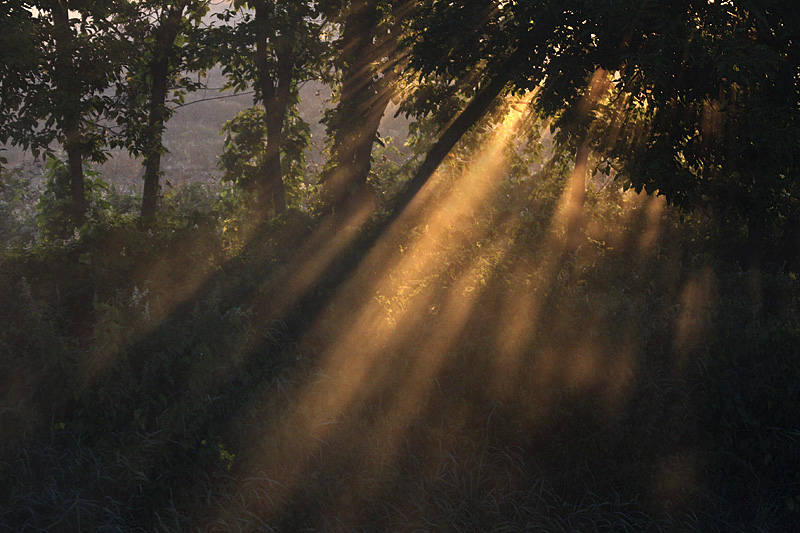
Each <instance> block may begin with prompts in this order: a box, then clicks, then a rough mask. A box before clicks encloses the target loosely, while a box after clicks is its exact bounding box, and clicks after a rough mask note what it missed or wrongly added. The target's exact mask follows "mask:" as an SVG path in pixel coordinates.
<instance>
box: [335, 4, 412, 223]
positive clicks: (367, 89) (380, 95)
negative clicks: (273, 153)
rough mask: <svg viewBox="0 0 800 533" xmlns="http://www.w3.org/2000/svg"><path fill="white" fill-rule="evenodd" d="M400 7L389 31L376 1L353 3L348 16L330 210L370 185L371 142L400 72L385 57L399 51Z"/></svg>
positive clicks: (343, 36)
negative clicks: (381, 26)
mask: <svg viewBox="0 0 800 533" xmlns="http://www.w3.org/2000/svg"><path fill="white" fill-rule="evenodd" d="M402 6H404V2H398V3H397V4H396V6H395V9H394V21H393V24H392V28H391V30H390V31H383V32H380V31H379V28H378V24H379V13H378V9H377V5H376V3H375V2H369V1H364V0H361V1H357V2H352V3H351V6H350V8H349V11H348V12H347V13H346V15H345V20H344V30H343V35H342V42H343V45H342V52H341V64H342V68H343V70H344V75H343V80H342V89H341V96H340V100H339V105H338V106H337V108H336V110H335V112H334V117H333V120H332V122H331V124H329V127H328V129H329V131H331V132H332V134H333V146H332V150H331V160H330V162H329V170H328V171H327V172H325V173H324V174H323V176H322V178H321V181H322V186H323V192H322V194H323V203H324V204H325V207H326V210H336V209H338V208H341V207H344V206H345V205H346V204H348V203H349V202H350V201H351V200H352V199H354V198H356V197H358V196H360V195H361V193H363V191H364V190H365V189H366V185H367V178H368V176H369V172H370V169H371V166H372V146H373V144H374V142H375V139H377V135H378V128H379V127H380V123H381V119H382V118H383V115H384V113H385V112H386V108H387V106H388V105H389V102H390V101H391V98H392V96H393V94H394V84H395V82H396V81H397V77H398V74H397V69H396V68H395V67H396V64H395V63H392V62H388V63H383V62H382V60H383V58H385V57H392V56H393V55H395V54H394V52H395V51H396V47H397V45H398V43H397V35H398V33H399V30H400V15H398V13H399V12H400V11H401V10H402ZM376 35H377V37H375V38H373V37H374V36H376Z"/></svg>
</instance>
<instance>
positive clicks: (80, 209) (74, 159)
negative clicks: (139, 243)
mask: <svg viewBox="0 0 800 533" xmlns="http://www.w3.org/2000/svg"><path fill="white" fill-rule="evenodd" d="M53 25H54V30H55V36H56V71H55V79H56V87H57V90H58V92H60V93H61V95H60V96H61V101H60V102H59V104H60V106H62V108H61V111H60V113H58V114H57V119H56V121H57V123H58V125H59V128H60V129H61V131H62V132H63V134H64V142H63V146H64V151H66V152H67V169H68V175H69V187H68V189H69V200H70V204H71V205H70V214H71V216H72V217H73V222H74V223H75V224H78V225H80V224H81V223H82V222H83V221H84V219H85V217H86V209H87V207H88V205H87V201H86V190H85V189H86V188H85V184H84V176H83V148H82V146H81V145H82V140H83V139H82V135H81V131H80V114H79V111H77V110H78V109H79V105H78V102H76V101H75V99H76V98H80V93H79V92H78V90H77V89H76V88H75V87H74V82H73V80H75V79H77V78H76V77H77V76H78V75H79V74H78V73H76V72H74V69H73V67H72V57H73V54H74V53H75V52H74V44H73V35H72V28H70V24H69V15H68V12H67V6H66V2H63V1H59V2H55V3H54V5H53ZM65 189H66V188H62V190H61V193H59V194H66V193H67V191H66V190H65Z"/></svg>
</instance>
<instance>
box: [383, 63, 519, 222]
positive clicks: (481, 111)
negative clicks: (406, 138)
mask: <svg viewBox="0 0 800 533" xmlns="http://www.w3.org/2000/svg"><path fill="white" fill-rule="evenodd" d="M512 57H513V56H512ZM509 72H510V70H509V69H504V70H503V71H501V72H500V73H498V74H497V75H496V76H494V77H493V78H492V79H491V80H490V81H489V83H487V84H486V85H485V86H484V87H483V88H481V89H480V90H479V91H478V92H477V94H475V96H474V97H473V99H472V101H470V103H469V104H468V105H467V107H466V108H464V110H463V111H462V112H461V113H460V114H459V115H458V116H457V117H456V119H455V120H453V121H452V122H451V123H450V125H449V126H447V128H445V130H444V132H442V134H441V136H440V137H439V140H438V141H436V143H435V144H434V145H433V146H432V147H431V149H430V150H429V151H428V153H427V155H426V156H425V160H424V161H423V162H422V163H421V164H420V166H419V167H418V168H417V171H416V172H415V173H414V176H413V177H412V178H411V180H410V181H409V182H408V185H407V186H406V188H405V190H404V191H403V193H402V194H401V195H400V196H399V197H398V199H397V200H396V201H395V205H394V206H393V208H394V210H395V211H397V212H399V211H402V209H403V208H405V207H406V206H407V205H408V204H409V203H410V202H411V200H412V199H413V198H414V196H415V195H416V194H417V193H418V192H419V191H420V189H422V187H423V186H424V185H425V183H427V181H428V179H430V177H431V176H432V175H433V173H434V172H436V169H437V168H439V165H441V163H442V161H444V158H445V157H447V154H448V153H450V150H452V149H453V147H454V146H455V145H456V143H457V142H458V141H459V140H460V139H461V137H463V136H464V134H465V133H466V132H467V131H469V129H470V128H471V127H472V126H474V125H475V124H476V123H477V122H478V121H479V120H480V119H481V118H482V117H483V116H484V115H485V114H486V112H487V111H489V109H491V107H492V105H494V103H495V101H496V99H497V97H498V96H500V94H502V92H503V89H505V87H506V85H507V84H508V82H509V81H510V75H509Z"/></svg>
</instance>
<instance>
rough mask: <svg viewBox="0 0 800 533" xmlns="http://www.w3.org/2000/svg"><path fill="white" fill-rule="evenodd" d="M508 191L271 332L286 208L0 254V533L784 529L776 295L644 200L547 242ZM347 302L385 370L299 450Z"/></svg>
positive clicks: (551, 204) (191, 196)
mask: <svg viewBox="0 0 800 533" xmlns="http://www.w3.org/2000/svg"><path fill="white" fill-rule="evenodd" d="M560 183H563V180H562V181H561V182H560ZM515 187H517V189H515V190H513V191H508V190H500V191H498V192H497V194H498V197H497V198H495V199H493V201H492V202H489V203H490V205H492V206H493V207H492V209H489V210H486V211H484V212H481V213H479V214H475V215H471V217H472V218H469V223H468V224H465V223H463V222H464V221H463V220H461V221H459V220H456V221H454V222H453V226H452V227H451V228H448V230H447V232H446V237H447V238H446V239H441V240H436V239H433V240H432V241H431V243H430V247H429V248H427V249H426V250H425V254H426V256H425V258H424V259H425V260H426V261H430V264H431V265H435V268H433V267H430V268H429V269H428V270H424V269H422V270H420V267H419V266H418V265H416V264H414V263H402V262H399V263H397V264H399V265H401V266H402V265H405V266H403V267H402V268H405V269H406V270H405V271H404V270H402V269H400V270H396V271H393V270H392V269H388V270H382V268H383V267H384V266H385V265H384V264H382V263H380V262H377V263H367V264H368V265H371V266H369V268H371V269H372V270H369V269H368V270H367V271H366V273H364V272H361V273H358V272H357V273H356V274H354V276H355V278H354V279H356V281H357V282H358V283H355V282H354V286H355V287H357V288H356V289H347V287H348V285H343V286H342V287H318V288H315V289H314V290H316V291H317V292H315V293H313V298H312V299H315V300H316V302H315V303H316V304H318V305H316V306H312V307H313V308H314V309H315V310H318V312H317V311H315V314H313V315H311V314H308V313H307V309H306V308H291V307H290V308H287V309H288V310H285V309H284V311H285V312H284V313H283V314H278V313H276V312H275V308H276V307H277V306H278V303H279V302H281V301H282V300H281V297H282V295H283V293H284V292H286V291H289V290H292V289H291V286H290V284H289V283H287V282H286V280H293V279H295V277H294V276H297V275H299V274H298V272H300V268H301V266H302V265H303V262H302V261H300V262H298V258H297V253H298V251H302V250H303V246H304V243H306V242H308V239H311V238H313V236H314V235H315V233H316V232H318V231H321V228H322V227H323V225H324V224H323V223H322V222H320V221H315V220H312V219H311V218H309V217H307V216H306V215H304V214H302V213H299V212H297V211H293V212H290V213H289V214H287V215H284V216H282V217H279V218H277V219H274V220H272V221H269V222H263V223H253V222H252V221H250V220H247V219H246V218H242V217H240V216H239V215H237V214H236V213H235V212H233V211H231V210H228V211H223V207H220V206H219V205H216V204H212V203H209V202H208V201H207V199H206V198H205V196H203V195H202V194H201V193H200V192H198V191H190V192H188V193H186V194H185V195H183V196H178V195H176V197H178V199H179V201H178V200H176V203H175V205H174V209H167V210H165V213H166V215H165V216H164V217H163V219H162V220H161V221H160V223H159V224H157V225H156V226H153V227H150V228H145V229H142V228H140V227H138V226H137V225H136V223H135V222H134V221H133V219H131V218H127V217H125V216H118V217H108V218H106V219H104V220H102V221H98V222H97V223H96V224H95V225H93V226H92V227H87V228H84V230H82V231H80V232H75V233H74V234H71V235H67V236H62V237H60V238H58V239H51V240H49V241H48V243H47V246H44V245H37V244H36V243H35V242H34V243H33V244H29V245H27V246H22V245H19V246H18V245H16V241H15V240H14V239H10V238H5V241H4V242H6V243H9V244H13V245H14V246H8V247H6V249H5V251H4V253H3V258H2V262H1V263H0V273H1V274H2V275H0V294H2V298H0V320H2V323H3V327H2V329H1V330H0V383H1V384H2V387H0V390H2V397H0V454H1V455H0V460H2V463H0V475H1V476H2V480H3V483H2V484H1V486H0V529H2V530H7V531H19V532H22V531H290V530H292V531H303V530H307V531H325V530H330V531H395V530H397V531H400V530H403V531H498V532H499V531H540V530H541V531H792V530H793V528H795V527H797V526H798V524H800V522H799V521H798V520H800V519H799V518H798V508H800V463H799V461H800V427H798V424H797V421H798V420H800V396H799V394H800V393H798V390H800V389H798V388H797V387H796V384H797V383H798V382H800V359H798V357H797V355H798V348H800V323H798V320H800V318H799V317H800V313H798V303H799V302H800V284H798V280H797V278H796V275H795V273H793V272H789V271H786V270H784V269H781V268H779V267H770V268H765V269H762V270H760V271H757V272H755V271H752V270H746V269H744V268H743V267H742V266H740V265H739V264H738V263H736V262H735V261H734V260H732V259H731V258H730V255H729V254H726V253H723V252H724V251H726V250H727V248H726V250H722V249H721V245H720V244H719V242H720V241H719V240H715V239H717V237H715V235H716V234H715V231H716V230H715V229H714V228H712V227H710V225H709V224H708V222H707V220H705V219H702V218H701V217H699V216H696V215H687V214H681V213H679V212H676V211H675V210H673V209H671V208H668V207H666V208H663V209H661V208H659V210H656V208H655V207H653V206H654V205H655V204H653V202H654V200H652V199H647V198H645V197H636V196H633V195H627V194H623V193H621V192H619V191H616V190H613V191H612V190H603V191H600V192H597V193H593V194H590V196H589V198H588V199H587V203H586V206H585V209H584V214H583V215H582V217H581V218H580V219H577V220H573V221H572V222H570V223H569V224H565V225H563V226H554V224H553V222H552V221H553V217H554V216H555V215H556V213H557V212H558V207H557V203H558V193H559V191H560V190H561V189H560V187H561V185H560V184H559V183H556V184H554V183H553V182H549V181H547V180H539V181H537V180H533V179H530V180H527V181H526V180H522V181H520V182H518V183H516V184H515ZM509 192H511V193H513V194H511V195H509ZM198 198H199V199H198ZM504 198H505V199H504ZM509 198H510V199H509ZM518 201H524V203H525V208H524V209H521V208H520V207H519V204H518ZM198 203H199V204H202V205H201V207H202V209H194V207H197V205H198ZM187 206H188V207H187ZM14 216H17V215H14ZM14 224H16V222H14ZM653 228H656V229H653ZM26 231H27V230H26ZM426 231H428V230H425V229H419V228H416V229H415V228H414V227H410V228H409V229H408V230H407V231H406V232H405V233H402V234H401V235H399V236H396V237H393V238H396V239H397V241H396V242H395V241H392V242H393V243H394V244H392V246H391V247H390V248H392V249H393V250H394V251H395V252H397V256H398V257H402V256H403V253H406V254H413V250H414V245H413V242H414V239H418V240H419V239H421V238H422V237H424V236H425V235H430V234H429V233H426ZM648 231H650V232H651V233H648ZM247 235H250V236H251V237H249V238H248V237H246V236H247ZM29 242H31V241H29ZM728 245H729V242H727V241H726V244H725V246H726V247H727V246H728ZM403 250H405V251H403ZM347 253H348V254H350V257H349V259H347V260H350V261H354V262H357V261H359V260H360V259H361V258H362V256H363V255H364V253H365V250H363V249H358V248H357V247H356V248H353V249H350V250H349V252H347ZM393 253H394V252H393ZM298 265H300V266H298ZM387 272H388V274H386V273H387ZM419 272H426V274H425V275H424V276H421V277H420V276H419V275H418V274H419ZM384 275H387V276H388V277H387V279H390V280H391V284H390V285H387V286H388V287H391V290H383V291H380V290H379V291H376V292H374V293H373V292H370V284H372V283H373V282H375V285H376V286H378V285H377V282H378V280H379V279H382V278H381V276H384ZM358 276H361V277H358ZM359 283H360V284H359ZM348 291H351V292H353V295H351V296H348V294H349V293H348ZM342 295H344V296H342ZM351 297H352V299H348V298H351ZM421 301H422V302H423V303H424V305H423V304H421V303H420V302H421ZM353 302H359V305H362V304H363V305H365V306H366V305H374V306H375V307H374V308H375V309H377V310H379V311H376V313H377V316H379V317H380V320H382V321H383V322H380V324H388V325H389V326H390V330H389V331H402V336H400V337H399V338H398V337H397V336H390V337H388V340H385V339H384V340H381V338H380V336H379V334H378V333H377V332H376V333H375V338H374V339H370V338H366V336H365V338H363V339H361V340H360V344H359V343H356V344H354V345H353V346H349V345H348V348H349V349H352V351H354V352H358V351H359V350H362V349H363V350H367V349H373V347H372V345H373V344H375V345H376V346H379V348H380V351H377V352H376V353H379V354H380V357H381V359H380V361H383V366H380V365H377V364H376V365H375V366H373V367H372V368H371V370H370V373H369V374H368V376H369V380H370V382H369V383H370V385H369V386H368V387H367V386H365V387H364V388H362V389H358V392H357V394H356V400H357V401H356V400H353V403H351V404H348V405H349V407H347V408H344V409H341V410H339V411H332V412H331V414H330V417H329V418H330V420H328V419H326V421H325V424H328V425H330V427H331V428H334V429H330V430H328V429H325V427H322V428H321V429H320V428H311V429H309V428H304V427H303V426H302V424H301V423H300V422H296V420H301V421H302V420H306V419H303V418H302V416H308V417H310V418H308V420H316V418H314V417H315V416H317V415H316V414H313V413H312V414H309V415H305V414H304V413H303V412H302V409H303V408H304V407H303V406H304V405H305V404H303V403H302V400H303V399H304V398H307V397H312V398H313V397H314V391H316V390H323V391H324V390H328V389H325V388H324V387H330V390H332V391H338V390H339V389H337V388H335V387H334V385H335V384H336V383H337V382H338V381H339V380H341V381H342V382H343V383H344V382H346V380H347V379H348V375H347V374H336V373H326V368H327V367H326V366H325V365H326V357H329V354H331V353H339V352H336V351H335V350H334V348H335V347H336V345H335V342H336V339H337V338H339V337H338V336H340V335H341V334H342V333H343V332H344V333H346V332H347V331H356V332H358V331H359V330H358V329H357V328H358V327H360V326H359V325H358V321H357V320H356V318H357V316H358V313H359V308H358V307H355V304H354V303H353ZM369 302H373V303H372V304H369ZM454 302H461V304H464V302H471V303H470V306H469V308H468V309H467V311H465V312H464V315H463V317H461V318H460V319H459V320H460V322H459V324H460V326H459V329H458V330H457V334H454V335H452V336H451V337H447V335H448V331H450V330H449V329H448V328H452V327H453V320H454V318H453V314H454V313H456V312H460V310H462V307H459V305H458V304H457V303H454ZM510 303H517V304H518V307H513V306H509V304H510ZM529 304H530V305H529ZM464 305H466V304H464ZM526 306H528V307H526ZM453 310H455V311H453ZM291 313H295V315H292V314H291ZM297 313H300V315H299V316H296V314H297ZM303 313H306V314H303ZM526 313H527V314H526ZM354 317H355V318H354ZM515 324H516V325H515ZM392 328H394V329H392ZM443 335H444V336H445V337H446V338H447V339H448V340H447V341H446V342H445V341H441V342H442V343H443V344H442V345H443V346H445V348H443V349H442V351H440V352H439V351H437V352H433V353H431V354H429V353H428V352H427V351H426V350H432V349H433V348H431V347H432V346H438V344H437V343H438V342H440V340H441V339H442V336H443ZM512 341H513V342H512ZM380 343H384V344H380ZM340 351H341V350H340ZM348 353H349V352H348ZM426 354H427V355H426ZM502 354H506V357H510V356H509V355H508V354H513V355H514V357H515V358H516V359H514V360H513V361H512V360H511V359H509V360H508V361H510V362H508V365H509V366H507V368H506V367H503V368H505V370H504V372H506V374H502V373H501V374H502V375H505V376H506V379H504V380H500V381H497V380H495V381H492V379H490V378H491V376H493V375H497V374H496V373H497V372H498V370H497V368H498V364H499V363H498V361H499V360H500V358H501V356H502ZM432 355H433V356H436V357H438V358H439V359H437V361H438V365H439V366H437V367H435V371H432V372H429V373H425V372H422V371H421V370H420V368H422V369H423V370H424V369H425V368H426V367H425V365H424V362H425V357H431V356H432ZM512 363H513V364H512ZM504 364H505V363H504ZM420 373H421V375H422V376H423V377H422V378H418V376H419V375H420ZM326 384H327V385H326ZM320 387H322V388H320ZM309 391H310V392H309ZM420 391H423V392H420ZM413 394H417V395H418V396H413ZM301 415H302V416H301ZM298 417H299V418H298ZM326 427H327V426H326ZM304 432H305V433H304ZM303 437H305V440H302V438H303ZM312 441H313V442H312ZM284 458H291V461H295V462H296V463H297V464H296V465H295V464H291V461H290V460H288V459H286V460H284Z"/></svg>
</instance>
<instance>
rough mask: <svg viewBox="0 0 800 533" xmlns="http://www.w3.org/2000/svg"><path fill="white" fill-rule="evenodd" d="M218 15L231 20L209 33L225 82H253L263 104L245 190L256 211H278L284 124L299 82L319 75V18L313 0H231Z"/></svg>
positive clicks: (322, 54) (282, 201) (282, 199)
mask: <svg viewBox="0 0 800 533" xmlns="http://www.w3.org/2000/svg"><path fill="white" fill-rule="evenodd" d="M251 10H252V11H251ZM220 17H221V18H222V19H223V20H224V21H225V22H231V21H235V23H234V24H233V25H230V24H227V25H223V26H222V27H220V28H219V29H218V31H217V32H216V34H215V36H214V37H213V42H214V43H215V45H216V47H217V48H218V50H220V59H221V63H222V67H223V71H224V73H225V74H226V75H227V76H228V78H229V83H228V86H229V87H232V88H233V89H235V90H237V91H242V90H245V89H247V88H249V87H252V88H253V89H254V92H255V96H254V103H260V104H261V106H262V107H263V109H264V114H263V119H264V122H265V124H264V125H265V128H264V130H265V131H266V144H265V147H264V152H263V156H264V161H263V164H261V165H259V171H260V175H259V177H258V178H257V179H253V180H249V187H250V188H251V190H250V192H251V193H253V194H254V196H255V206H256V208H257V209H258V210H259V211H260V212H261V213H267V212H268V211H270V210H271V211H272V212H274V213H276V214H279V213H282V212H284V211H285V210H286V188H285V185H284V183H283V177H282V170H281V145H282V142H283V141H282V140H283V137H284V128H285V125H286V121H287V117H288V116H290V115H291V114H292V113H293V110H294V108H295V107H296V105H297V102H298V98H299V96H298V90H297V88H298V84H299V83H302V82H303V81H304V80H308V79H316V78H319V77H320V76H321V75H322V74H321V72H322V71H323V70H324V67H323V65H324V60H325V58H326V54H327V50H326V49H327V44H326V43H325V41H324V39H323V37H324V36H323V28H324V21H323V20H322V19H321V18H320V16H319V11H318V6H317V3H316V2H313V1H298V2H294V1H292V2H289V1H271V0H254V1H249V2H245V1H236V2H234V4H233V10H229V11H227V12H226V13H225V14H223V15H221V16H220ZM237 17H238V20H236V19H237Z"/></svg>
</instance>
